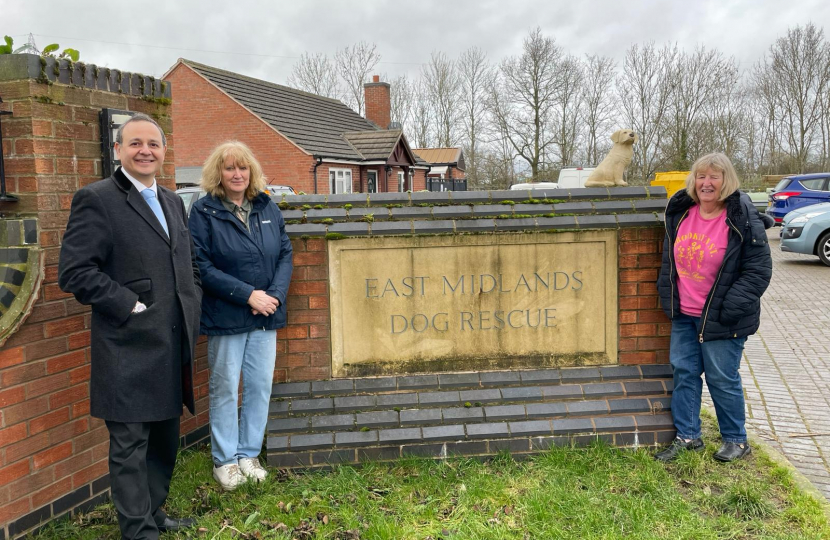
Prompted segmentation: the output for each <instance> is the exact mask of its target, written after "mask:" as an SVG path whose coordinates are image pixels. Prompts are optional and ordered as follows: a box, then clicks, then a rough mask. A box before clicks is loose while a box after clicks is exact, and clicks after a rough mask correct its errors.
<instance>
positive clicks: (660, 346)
mask: <svg viewBox="0 0 830 540" xmlns="http://www.w3.org/2000/svg"><path fill="white" fill-rule="evenodd" d="M664 236H665V229H663V228H662V227H651V228H632V229H621V230H620V235H619V240H620V243H619V266H620V276H619V279H620V283H619V295H620V305H619V310H620V319H619V321H620V322H619V324H620V326H619V332H620V341H619V362H620V364H654V363H659V364H662V363H668V361H669V336H670V335H671V322H670V321H669V319H668V318H667V317H666V314H665V313H663V310H662V308H661V307H660V297H659V295H658V293H657V275H658V273H659V272H660V263H661V261H662V251H663V238H664Z"/></svg>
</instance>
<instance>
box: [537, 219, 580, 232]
mask: <svg viewBox="0 0 830 540" xmlns="http://www.w3.org/2000/svg"><path fill="white" fill-rule="evenodd" d="M536 226H537V227H538V228H540V229H576V228H578V227H579V225H577V223H576V216H560V217H552V218H551V217H545V218H543V217H540V218H536Z"/></svg>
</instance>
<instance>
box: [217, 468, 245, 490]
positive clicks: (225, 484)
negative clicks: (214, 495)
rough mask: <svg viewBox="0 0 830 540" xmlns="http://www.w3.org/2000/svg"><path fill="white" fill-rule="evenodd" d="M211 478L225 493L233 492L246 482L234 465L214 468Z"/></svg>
mask: <svg viewBox="0 0 830 540" xmlns="http://www.w3.org/2000/svg"><path fill="white" fill-rule="evenodd" d="M213 478H214V480H216V481H217V482H218V483H219V485H220V486H221V487H222V489H224V490H225V491H233V490H235V489H236V488H238V487H239V486H240V485H241V484H244V483H245V482H247V481H248V479H247V478H246V477H245V475H244V474H242V471H240V470H239V465H237V464H236V463H229V464H228V465H222V466H220V467H214V468H213Z"/></svg>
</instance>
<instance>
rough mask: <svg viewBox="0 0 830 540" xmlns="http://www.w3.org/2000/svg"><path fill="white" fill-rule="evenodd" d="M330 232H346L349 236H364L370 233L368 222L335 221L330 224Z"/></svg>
mask: <svg viewBox="0 0 830 540" xmlns="http://www.w3.org/2000/svg"><path fill="white" fill-rule="evenodd" d="M328 232H332V233H339V234H345V235H349V236H362V235H368V234H370V231H369V224H368V223H357V222H348V223H334V224H333V225H329V228H328Z"/></svg>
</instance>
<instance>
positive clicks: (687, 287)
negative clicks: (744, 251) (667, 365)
mask: <svg viewBox="0 0 830 540" xmlns="http://www.w3.org/2000/svg"><path fill="white" fill-rule="evenodd" d="M728 240H729V226H728V225H727V224H726V209H724V211H723V212H721V213H720V214H719V215H718V216H717V217H714V218H711V219H703V218H702V217H701V215H700V207H699V206H698V205H694V206H692V207H691V208H690V209H689V215H688V216H687V217H686V219H684V220H683V222H682V223H681V224H680V229H679V230H678V231H677V238H676V239H675V241H674V264H675V268H676V269H677V287H678V292H679V293H680V312H681V313H684V314H686V315H690V316H692V317H700V316H701V313H702V312H703V305H704V304H705V303H706V297H707V296H709V291H711V290H712V286H713V285H714V284H715V279H717V276H718V271H719V270H720V267H721V264H722V263H723V257H724V255H725V254H726V245H727V242H728Z"/></svg>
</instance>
